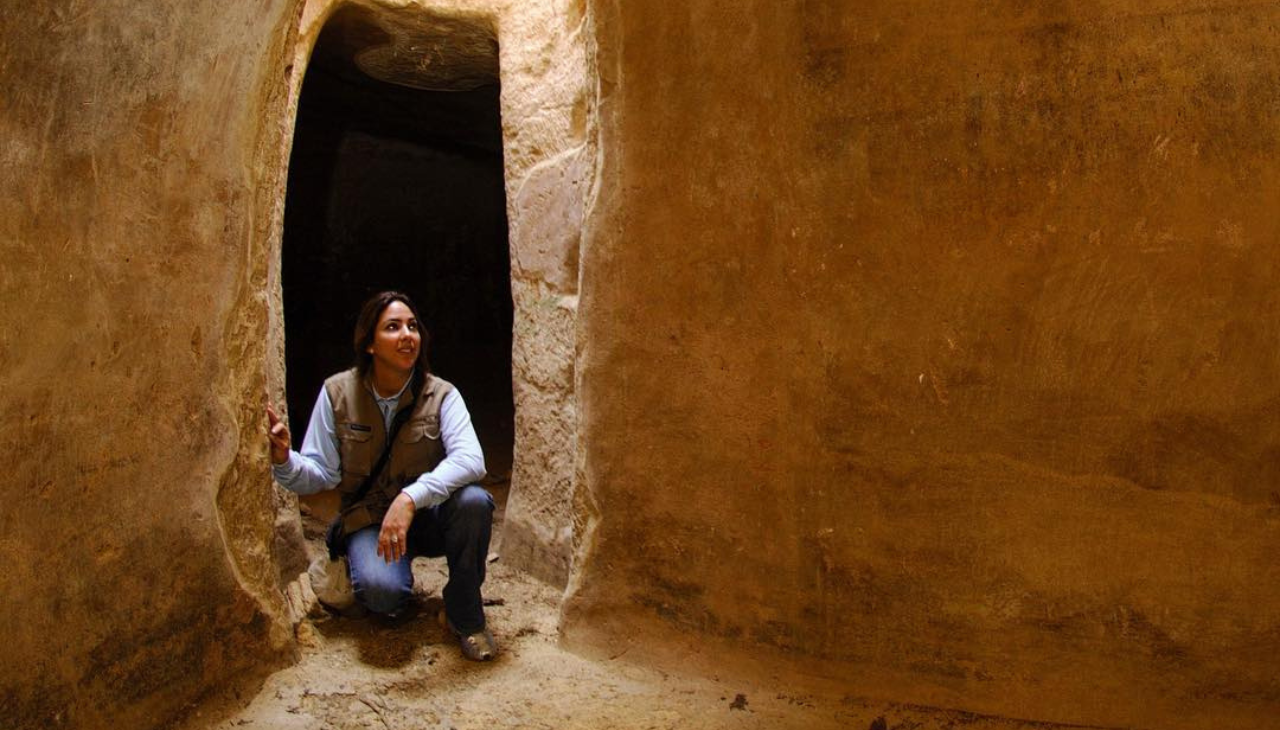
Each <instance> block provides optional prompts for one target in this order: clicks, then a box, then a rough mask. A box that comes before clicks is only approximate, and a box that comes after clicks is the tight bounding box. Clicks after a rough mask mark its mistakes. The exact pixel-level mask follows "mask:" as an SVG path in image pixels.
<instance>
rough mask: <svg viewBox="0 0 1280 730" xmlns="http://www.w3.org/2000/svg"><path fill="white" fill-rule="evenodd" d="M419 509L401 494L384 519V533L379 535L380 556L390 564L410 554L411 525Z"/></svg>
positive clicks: (407, 496)
mask: <svg viewBox="0 0 1280 730" xmlns="http://www.w3.org/2000/svg"><path fill="white" fill-rule="evenodd" d="M416 509H417V507H416V506H415V505H414V504H413V498H411V497H410V496H409V495H407V494H405V493H404V492H401V493H400V494H398V495H396V498H395V501H393V502H392V503H391V508H390V509H388V510H387V516H386V517H383V518H382V531H381V532H379V533H378V555H379V556H381V557H382V559H383V560H385V561H387V562H388V563H394V562H397V561H399V560H400V558H402V557H404V556H405V555H406V554H407V553H408V552H409V546H408V544H407V540H408V539H409V525H411V524H413V513H414V512H415V511H416Z"/></svg>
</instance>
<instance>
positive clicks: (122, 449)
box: [0, 0, 297, 728]
mask: <svg viewBox="0 0 1280 730" xmlns="http://www.w3.org/2000/svg"><path fill="white" fill-rule="evenodd" d="M295 8H296V6H295V5H294V4H293V3H291V2H287V1H285V0H281V1H279V2H274V1H273V2H267V3H261V2H254V3H250V2H231V3H216V4H215V3H196V4H173V3H167V2H155V1H143V2H139V1H137V0H130V1H129V2H116V1H106V2H78V1H72V2H37V3H24V4H20V5H19V4H12V3H10V4H6V5H5V6H4V8H3V9H0V259H2V260H3V264H2V265H0V280H2V281H3V286H2V288H0V290H2V291H3V306H2V307H0V390H2V392H3V393H4V395H3V409H4V410H3V414H4V418H3V421H2V422H0V443H3V445H4V452H5V453H6V454H7V455H8V456H7V459H8V461H7V466H6V478H5V479H4V481H3V484H2V485H0V501H2V502H3V505H4V506H3V507H2V508H0V549H2V550H3V553H4V555H5V561H6V567H5V569H4V570H0V612H2V613H3V615H4V616H5V617H6V620H5V621H4V622H3V628H0V645H3V647H4V652H3V653H4V662H3V667H0V718H3V719H2V720H0V725H4V726H5V727H11V728H37V727H38V728H51V727H53V728H57V727H76V728H96V727H106V726H108V725H117V726H131V727H141V728H145V727H153V726H155V725H157V724H163V723H165V722H166V721H167V719H169V718H171V717H172V716H173V715H174V714H175V713H177V712H180V711H182V710H183V709H185V708H187V707H189V706H190V703H191V701H192V700H193V699H195V698H196V697H198V696H200V694H201V693H202V692H204V691H205V690H206V689H208V688H210V687H213V686H216V685H219V684H221V683H224V682H226V681H228V680H230V679H233V678H235V679H251V678H252V677H253V676H255V674H254V673H255V672H256V671H261V669H262V668H264V667H270V666H272V665H273V664H278V663H280V662H281V661H287V660H288V659H289V658H290V656H291V652H292V649H291V646H292V638H291V633H290V631H289V625H288V616H287V613H288V612H287V609H286V606H285V603H284V601H283V599H282V596H281V593H280V591H279V589H278V571H277V566H276V560H275V557H274V555H273V551H274V550H275V547H274V542H273V524H272V523H273V520H274V514H275V508H276V506H277V504H276V500H277V497H276V493H275V492H274V491H273V490H272V488H270V487H269V484H270V482H269V477H268V476H267V471H266V460H265V450H264V448H263V445H262V443H261V440H262V439H261V428H262V423H261V419H262V415H261V412H262V411H261V409H262V404H263V400H264V395H265V389H264V379H263V373H262V369H263V367H262V366H263V358H264V342H265V332H266V324H267V314H266V313H267V307H266V303H265V300H264V297H263V292H264V288H265V283H266V266H267V263H266V262H267V254H268V250H267V247H266V242H267V240H268V227H269V226H268V223H269V221H270V220H271V215H270V211H271V208H272V206H273V205H274V202H273V201H272V200H271V199H270V196H269V195H267V196H264V195H263V194H262V191H264V190H266V191H272V190H274V185H272V184H270V181H269V180H268V179H267V178H268V177H269V175H270V173H269V171H268V167H266V166H264V165H263V164H262V161H263V160H264V159H268V158H270V157H271V156H272V155H273V154H274V150H276V149H278V148H279V147H280V144H281V137H280V136H279V129H278V128H273V127H267V126H265V125H264V122H263V119H267V118H272V117H273V116H278V115H279V114H281V113H282V111H283V102H284V95H283V94H282V93H281V92H282V90H284V89H287V82H286V81H285V78H284V76H283V74H282V70H283V69H284V68H285V66H286V65H287V63H286V62H285V61H286V56H285V53H286V51H289V50H291V49H290V48H289V45H288V39H289V38H290V37H291V35H292V29H293V28H294V27H296V23H297V19H296V17H295ZM273 111H274V114H273V113H272V112H273ZM263 150H269V151H270V153H269V154H268V153H264V152H263ZM255 667H256V669H255Z"/></svg>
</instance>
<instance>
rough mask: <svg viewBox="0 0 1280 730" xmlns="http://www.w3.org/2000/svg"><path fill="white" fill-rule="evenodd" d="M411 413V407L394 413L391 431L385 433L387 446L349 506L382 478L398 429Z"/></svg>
mask: <svg viewBox="0 0 1280 730" xmlns="http://www.w3.org/2000/svg"><path fill="white" fill-rule="evenodd" d="M412 413H413V407H412V406H409V407H406V408H401V409H400V410H399V411H397V412H396V415H395V417H394V418H392V419H391V430H390V431H389V432H388V433H387V445H386V447H385V448H383V449H382V455H381V456H379V457H378V463H377V464H374V465H373V468H372V469H370V470H369V476H368V477H367V478H366V479H365V480H364V482H363V483H362V484H361V485H360V488H359V489H357V490H356V491H355V497H354V498H352V500H351V504H356V503H358V502H359V501H360V500H362V499H364V498H365V495H366V494H368V493H369V489H370V488H371V487H373V485H374V484H375V483H377V481H378V477H380V476H382V471H383V469H385V468H386V466H387V461H388V460H389V459H390V457H391V447H392V446H394V445H395V443H396V436H398V435H399V434H400V427H401V426H403V425H404V422H405V421H407V420H409V416H410V414H412Z"/></svg>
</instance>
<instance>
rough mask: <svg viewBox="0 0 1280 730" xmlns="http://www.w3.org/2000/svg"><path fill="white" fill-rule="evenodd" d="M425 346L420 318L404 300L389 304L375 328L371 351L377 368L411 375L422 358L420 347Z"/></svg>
mask: <svg viewBox="0 0 1280 730" xmlns="http://www.w3.org/2000/svg"><path fill="white" fill-rule="evenodd" d="M421 347H422V335H421V334H419V333H418V320H417V319H414V316H413V311H412V310H410V309H409V307H407V306H405V303H404V302H400V301H395V302H392V303H390V304H388V305H387V308H386V309H384V310H382V314H381V316H379V317H378V326H377V327H376V328H375V329H374V331H373V342H371V343H370V344H369V354H370V355H373V369H374V370H375V371H377V370H380V369H389V370H390V371H391V372H394V373H397V374H400V375H407V374H408V373H409V371H411V370H413V366H414V365H415V364H417V362H418V349H419V348H421Z"/></svg>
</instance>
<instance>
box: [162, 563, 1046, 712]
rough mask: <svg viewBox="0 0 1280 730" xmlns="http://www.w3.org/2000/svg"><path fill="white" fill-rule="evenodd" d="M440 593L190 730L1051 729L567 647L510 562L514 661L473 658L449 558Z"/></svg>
mask: <svg viewBox="0 0 1280 730" xmlns="http://www.w3.org/2000/svg"><path fill="white" fill-rule="evenodd" d="M414 568H415V573H416V574H417V575H418V577H419V580H420V581H421V584H422V585H423V586H424V587H427V588H428V589H429V593H428V595H427V597H424V598H423V599H422V600H420V601H419V610H418V611H417V614H416V615H415V616H413V617H410V618H408V619H405V620H403V621H400V622H397V623H387V622H384V621H380V620H377V619H373V618H361V619H350V618H342V617H336V616H335V617H330V618H324V619H321V620H319V621H316V622H308V623H305V624H303V625H302V627H300V637H301V638H302V639H303V640H304V642H305V643H306V644H308V646H306V647H305V649H304V652H303V658H302V661H301V662H300V663H298V664H297V665H295V666H293V667H290V668H288V669H285V670H283V671H280V672H277V673H276V674H274V675H272V676H271V677H270V678H269V679H268V680H267V682H266V684H265V685H264V686H263V687H262V689H261V691H260V692H259V693H258V695H257V696H256V697H254V698H253V699H252V700H251V701H250V702H249V704H248V706H246V707H243V709H240V710H238V711H236V712H234V713H233V714H232V715H230V716H229V717H226V716H224V717H221V718H211V717H206V718H202V717H200V716H199V715H196V716H194V717H192V718H191V720H190V722H189V723H188V726H187V727H188V728H190V729H194V728H217V730H238V729H240V728H248V729H249V730H252V728H282V729H288V728H297V729H298V730H302V729H303V728H307V729H325V728H332V729H334V730H337V729H340V728H387V729H394V730H412V729H419V728H422V729H427V728H429V729H431V730H450V729H451V728H453V729H456V730H490V729H493V728H545V729H547V730H551V729H555V730H574V729H578V728H583V729H586V728H636V729H640V728H645V729H649V728H652V729H654V730H657V729H663V730H665V729H677V728H679V729H681V730H686V729H687V730H701V729H705V730H711V729H713V728H715V729H717V730H718V729H720V728H726V729H727V728H741V729H754V728H867V729H868V730H894V729H901V730H907V729H917V730H932V729H935V728H936V729H939V730H941V729H942V728H972V729H973V730H995V729H996V728H999V729H1001V730H1015V729H1030V728H1047V727H1050V726H1047V725H1041V724H1036V723H1024V722H1016V721H1009V720H1000V719H995V718H983V717H979V716H974V715H969V714H966V713H956V712H944V711H935V710H929V709H926V708H916V707H908V706H901V705H889V704H872V703H867V702H864V701H861V700H859V699H857V698H853V697H838V696H819V695H809V694H790V693H788V691H786V690H779V689H778V688H776V687H766V686H761V685H759V684H752V683H747V682H743V681H735V680H733V679H729V678H721V677H686V676H680V675H677V674H672V673H669V672H663V671H660V670H657V669H653V668H647V667H641V666H636V665H632V664H628V663H626V662H625V661H622V660H614V661H595V660H589V659H584V658H582V657H579V656H576V655H574V654H571V653H569V652H567V651H564V650H563V649H561V648H559V646H558V642H557V640H556V615H557V614H556V604H557V601H558V599H559V595H558V593H557V592H556V591H553V590H552V589H551V588H549V587H547V586H545V585H543V584H541V583H539V582H537V581H535V580H532V579H530V578H528V577H526V576H524V575H522V574H520V573H518V572H516V571H513V570H510V569H507V568H504V567H503V566H502V565H501V562H500V561H499V562H498V563H495V564H494V565H493V566H492V574H491V577H490V580H489V582H488V583H487V584H486V585H487V588H488V599H489V600H491V601H495V600H496V601H499V602H501V605H492V606H490V607H489V608H488V616H489V622H490V625H491V627H492V628H493V630H494V633H495V635H496V636H497V639H498V642H499V646H500V650H501V653H500V655H499V656H498V659H497V660H496V661H494V662H490V663H484V664H476V663H473V662H468V661H466V660H465V659H463V658H462V657H461V655H460V654H459V652H458V649H457V646H456V644H455V643H454V641H453V640H452V639H451V638H449V637H448V636H446V634H445V632H444V630H443V629H441V628H440V627H439V626H438V624H437V622H436V618H435V614H436V611H437V610H438V608H439V607H440V606H441V605H442V604H441V603H440V600H439V592H438V587H439V586H440V585H442V584H443V575H442V572H443V562H442V561H427V560H418V561H416V563H415V566H414Z"/></svg>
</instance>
